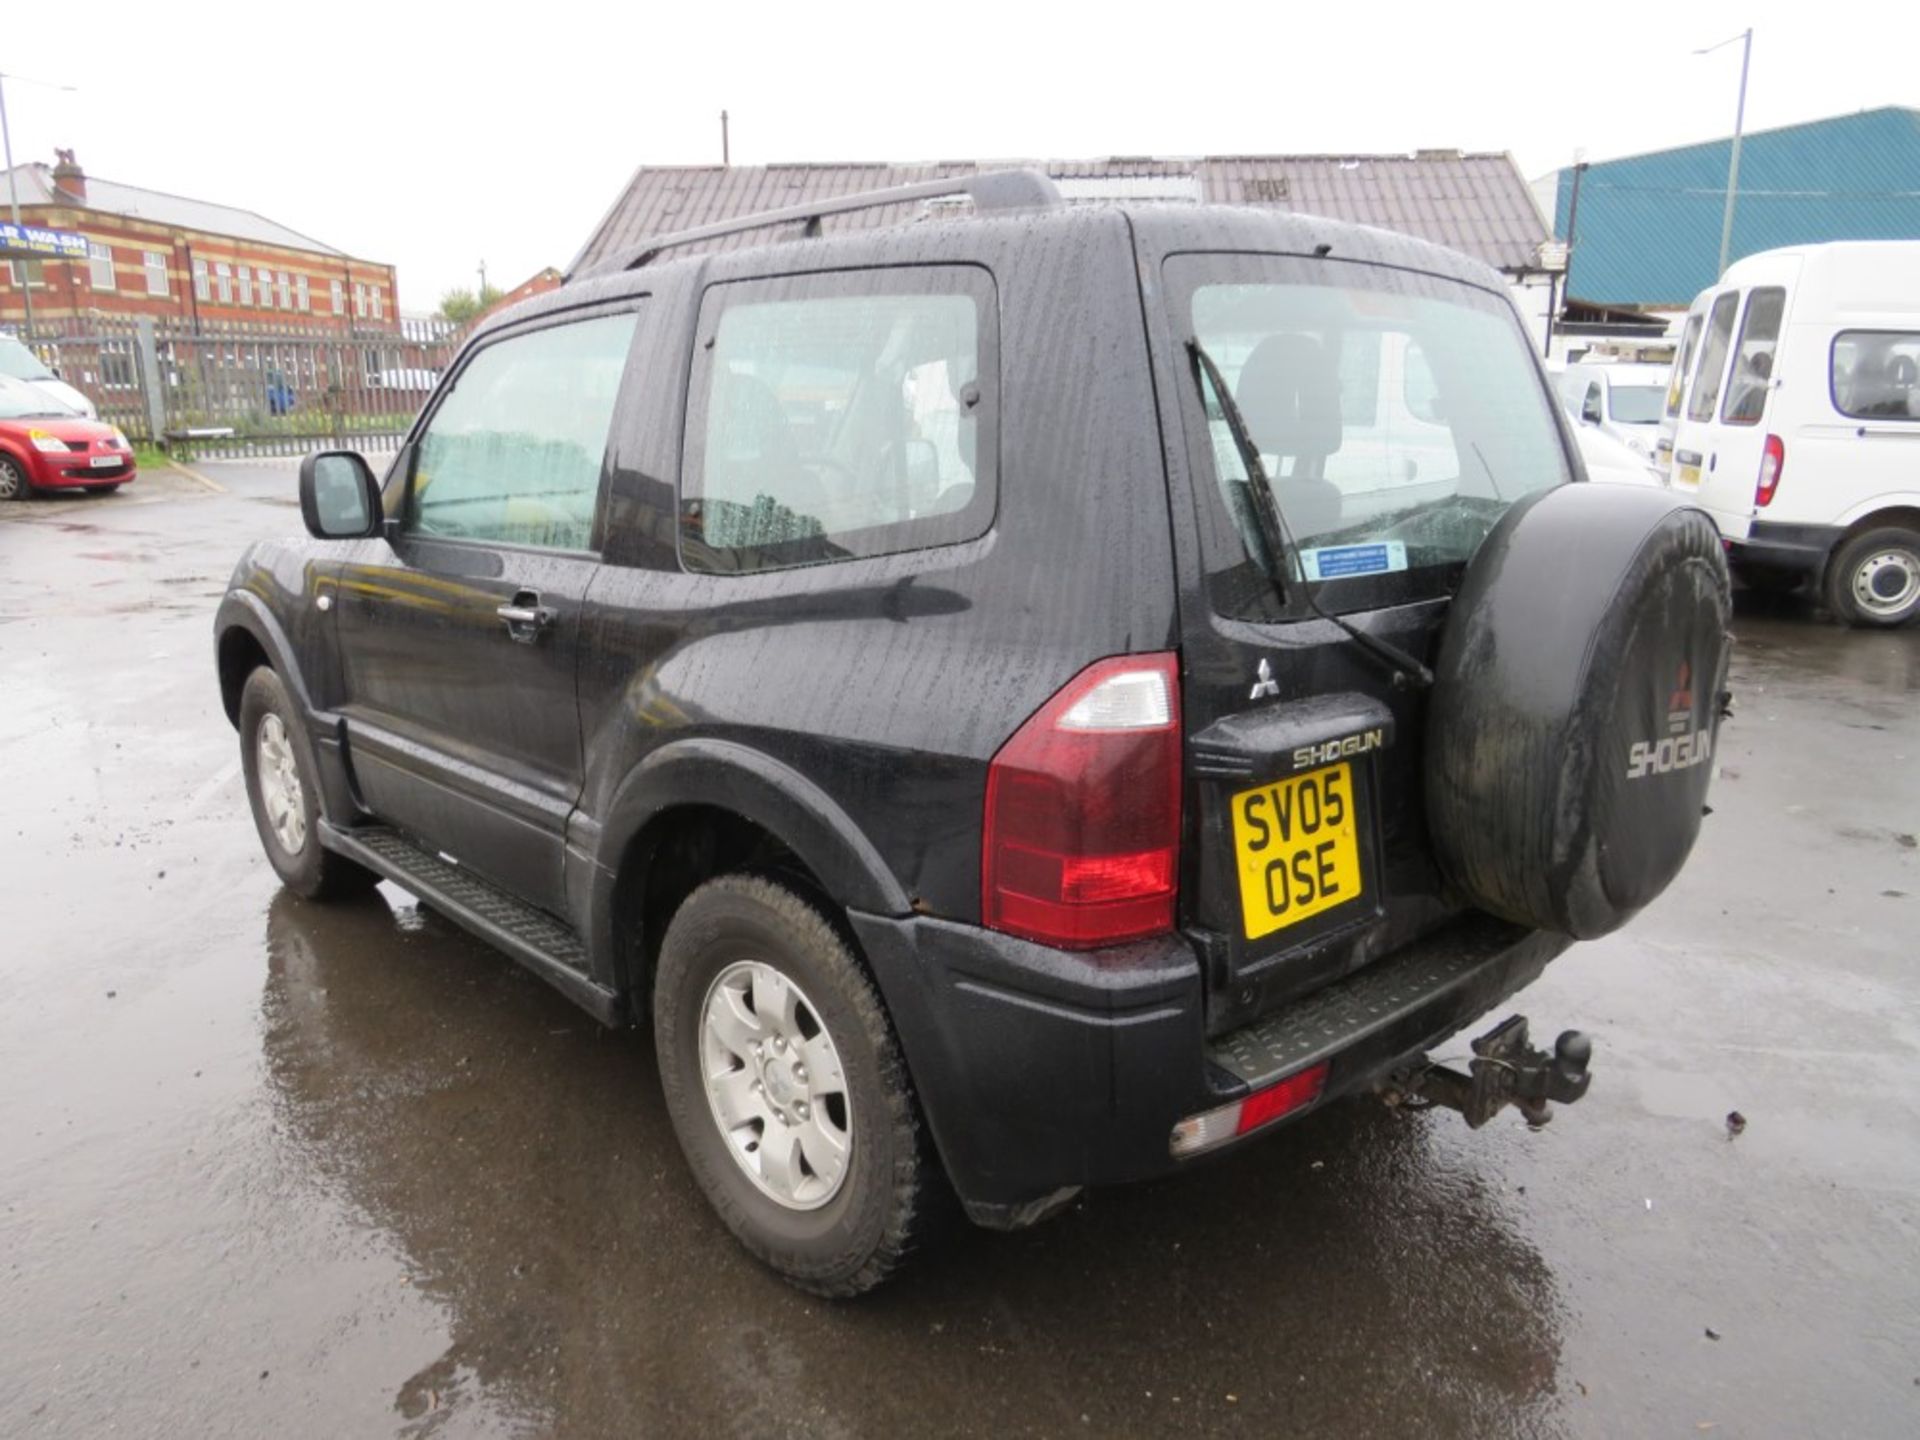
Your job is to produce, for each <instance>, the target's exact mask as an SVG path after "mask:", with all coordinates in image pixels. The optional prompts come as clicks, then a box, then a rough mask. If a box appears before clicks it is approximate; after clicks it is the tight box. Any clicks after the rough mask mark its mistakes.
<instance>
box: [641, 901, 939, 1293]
mask: <svg viewBox="0 0 1920 1440" xmlns="http://www.w3.org/2000/svg"><path fill="white" fill-rule="evenodd" d="M743 960H759V961H763V962H765V963H766V964H768V965H771V966H773V967H774V968H775V969H777V970H779V971H780V972H782V974H783V975H784V976H785V977H788V978H789V979H790V980H791V981H792V982H793V983H794V984H795V985H797V986H798V987H799V989H800V990H801V991H802V992H804V994H805V996H806V998H807V1001H808V1002H809V1004H810V1006H811V1007H812V1008H813V1010H814V1011H815V1012H816V1014H817V1018H818V1020H819V1022H820V1024H821V1026H822V1027H823V1028H824V1029H825V1031H826V1032H827V1034H828V1035H829V1036H830V1038H831V1041H832V1043H833V1045H834V1047H835V1048H836V1049H837V1050H838V1052H839V1058H840V1061H841V1066H842V1069H843V1071H844V1074H845V1082H846V1084H845V1094H846V1099H847V1101H848V1103H849V1106H850V1111H851V1116H852V1123H851V1124H850V1125H849V1127H848V1133H849V1136H850V1140H849V1147H848V1148H849V1155H850V1158H849V1160H848V1161H847V1166H848V1168H847V1171H846V1173H845V1176H844V1178H843V1179H842V1180H841V1182H840V1185H839V1189H838V1190H837V1192H835V1193H834V1194H833V1196H832V1198H831V1199H829V1200H827V1201H826V1202H825V1203H824V1204H823V1205H821V1206H820V1207H819V1208H817V1209H811V1210H796V1209H793V1208H789V1207H788V1206H787V1205H785V1204H783V1203H782V1202H780V1201H779V1200H776V1199H774V1198H773V1197H771V1196H770V1195H768V1194H766V1193H763V1191H762V1190H761V1188H760V1187H759V1186H758V1185H756V1183H755V1182H754V1180H753V1179H752V1178H750V1177H749V1176H748V1174H747V1173H746V1171H745V1170H744V1169H743V1168H742V1164H741V1163H740V1162H738V1161H736V1159H735V1158H734V1152H733V1149H732V1144H731V1142H730V1141H729V1140H728V1139H727V1137H726V1134H725V1133H724V1132H723V1131H722V1129H721V1126H720V1123H719V1122H718V1120H717V1119H716V1117H715V1113H714V1109H713V1106H712V1105H711V1104H710V1102H709V1100H708V1092H707V1086H706V1081H705V1078H704V1076H703V1073H702V1067H703V1064H704V1063H705V1061H704V1059H703V1049H702V1045H703V1037H704V1028H705V1024H706V1006H707V1001H708V996H709V992H710V990H711V989H712V988H713V986H714V985H715V982H716V980H717V979H718V977H720V975H721V974H722V973H723V972H724V971H726V970H727V969H728V968H729V967H730V966H733V965H735V964H736V963H737V962H740V961H743ZM653 1029H654V1040H655V1047H656V1051H657V1054H658V1057H659V1063H660V1081H661V1086H662V1089H663V1091H664V1093H665V1097H666V1103H667V1113H668V1116H669V1117H670V1118H671V1120H672V1122H673V1128H674V1131H675V1133H676V1134H677V1135H678V1137H679V1140H680V1147H681V1149H682V1151H683V1152H684V1153H685V1155H686V1157H687V1164H688V1166H689V1167H690V1168H691V1169H692V1171H693V1175H694V1179H695V1180H696V1181H697V1182H698V1183H699V1186H700V1188H701V1190H702V1191H704V1192H705V1194H706V1196H707V1199H708V1201H709V1202H710V1203H711V1204H712V1206H713V1208H714V1211H715V1212H716V1213H717V1214H718V1215H719V1217H720V1219H721V1221H722V1223H724V1224H725V1225H726V1227H727V1228H728V1229H729V1230H731V1231H732V1232H733V1234H734V1236H735V1238H736V1239H738V1240H739V1241H740V1243H741V1244H742V1245H744V1246H745V1247H746V1248H747V1250H748V1251H750V1252H751V1253H752V1254H753V1255H754V1256H755V1257H756V1258H758V1259H759V1260H760V1261H761V1262H762V1263H764V1264H765V1265H767V1266H768V1267H769V1268H771V1269H772V1270H774V1271H776V1272H777V1273H778V1274H779V1275H781V1276H782V1277H783V1278H784V1279H786V1280H787V1281H788V1282H789V1283H791V1284H793V1285H795V1286H797V1287H798V1288H799V1289H801V1290H805V1291H808V1292H810V1293H812V1294H815V1295H820V1296H825V1297H828V1298H845V1297H850V1296H854V1295H859V1294H862V1293H864V1292H865V1291H868V1290H871V1289H873V1288H874V1287H875V1286H876V1285H879V1284H880V1283H881V1282H882V1281H883V1280H885V1279H886V1278H887V1277H888V1276H889V1275H890V1274H892V1273H893V1271H894V1270H895V1268H896V1267H897V1266H898V1265H899V1264H900V1263H901V1261H902V1260H904V1259H905V1258H906V1257H907V1255H908V1254H909V1253H910V1252H911V1251H912V1250H913V1249H915V1248H916V1246H917V1245H918V1244H919V1243H920V1242H921V1241H922V1240H923V1239H924V1238H926V1236H927V1234H928V1233H929V1231H930V1229H931V1228H932V1226H933V1225H934V1224H935V1223H936V1220H937V1219H938V1217H939V1216H940V1215H942V1214H944V1213H945V1211H946V1209H947V1207H946V1206H945V1205H944V1204H943V1203H942V1201H943V1198H944V1195H945V1187H944V1181H943V1179H942V1177H941V1176H940V1173H939V1169H938V1161H937V1160H936V1159H935V1158H934V1157H933V1154H932V1150H931V1146H930V1145H929V1143H928V1140H927V1135H926V1130H925V1127H924V1125H923V1123H922V1121H921V1119H920V1115H919V1108H918V1105H917V1103H916V1101H915V1099H914V1095H913V1088H912V1084H911V1082H910V1080H909V1078H908V1075H907V1067H906V1062H905V1061H904V1059H903V1058H902V1057H901V1053H900V1046H899V1042H898V1041H897V1039H896V1038H895V1036H894V1033H893V1027H892V1025H891V1024H890V1023H889V1021H888V1019H887V1014H886V1011H885V1009H884V1008H883V1006H882V1004H881V1000H880V995H879V992H878V991H877V990H876V989H875V988H874V984H873V981H872V979H871V978H869V976H868V975H867V972H866V970H865V968H864V967H863V966H862V964H861V962H860V959H859V957H858V956H857V955H856V954H855V952H854V948H853V945H852V943H851V941H850V939H849V937H847V936H846V935H845V934H843V933H842V931H841V930H840V929H839V928H837V927H836V926H835V925H834V924H833V923H832V921H831V920H830V919H829V918H828V916H827V915H826V913H825V912H824V911H823V910H822V909H821V908H820V907H819V906H818V905H816V904H815V903H814V902H813V901H811V900H810V899H808V898H807V897H805V896H803V895H802V894H801V893H799V892H798V891H797V890H796V889H794V888H793V887H792V886H790V885H789V884H787V883H785V882H784V881H781V880H777V879H773V878H770V877H766V876H760V875H749V874H734V875H723V876H720V877H719V878H717V879H714V880H709V881H708V882H707V883H706V884H704V885H702V886H700V887H699V888H698V889H696V890H695V891H694V892H693V893H692V894H691V895H690V896H688V897H687V899H686V900H685V902H684V903H682V905H681V906H680V908H679V910H678V911H677V912H675V914H674V917H673V920H672V923H671V924H670V925H669V926H668V927H667V933H666V936H665V938H664V940H663V941H662V943H661V947H660V958H659V965H658V968H657V971H656V974H655V979H654V987H653Z"/></svg>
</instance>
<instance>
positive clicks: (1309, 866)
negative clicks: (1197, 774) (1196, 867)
mask: <svg viewBox="0 0 1920 1440" xmlns="http://www.w3.org/2000/svg"><path fill="white" fill-rule="evenodd" d="M1233 849H1234V857H1235V861H1236V864H1237V867H1238V869H1239V871H1240V912H1241V916H1242V918H1243V919H1244V920H1245V921H1246V929H1247V938H1248V939H1249V940H1258V939H1259V938H1260V937H1261V936H1262V935H1271V934H1272V933H1273V932H1274V931H1276V930H1282V929H1285V928H1286V927H1287V926H1289V925H1298V924H1299V923H1300V922H1301V921H1302V920H1308V919H1311V918H1312V917H1313V916H1315V915H1319V914H1321V913H1323V912H1325V911H1328V910H1331V909H1333V908H1334V906H1336V905H1344V904H1346V903H1347V902H1348V901H1349V900H1357V899H1359V898H1360V840H1359V828H1358V821H1357V819H1356V817H1355V815H1354V800H1353V767H1352V766H1351V765H1348V764H1340V765H1329V766H1327V767H1326V768H1325V769H1324V770H1309V771H1307V773H1306V774H1304V775H1295V776H1293V777H1291V778H1290V779H1286V780H1278V781H1275V782H1274V783H1273V784H1271V785H1257V786H1255V787H1254V788H1253V789H1251V790H1242V791H1241V792H1240V793H1239V794H1238V795H1235V796H1234V797H1233Z"/></svg>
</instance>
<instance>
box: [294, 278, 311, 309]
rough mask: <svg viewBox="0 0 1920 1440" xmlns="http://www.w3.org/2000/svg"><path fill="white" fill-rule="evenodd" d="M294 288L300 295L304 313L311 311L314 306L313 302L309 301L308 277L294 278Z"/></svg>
mask: <svg viewBox="0 0 1920 1440" xmlns="http://www.w3.org/2000/svg"><path fill="white" fill-rule="evenodd" d="M293 288H294V291H295V292H296V293H297V294H298V295H299V297H300V308H301V309H302V310H303V311H304V310H311V309H313V304H312V302H311V300H310V299H309V293H308V290H307V277H306V276H304V275H296V276H294V277H293Z"/></svg>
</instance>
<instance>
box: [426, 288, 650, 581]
mask: <svg viewBox="0 0 1920 1440" xmlns="http://www.w3.org/2000/svg"><path fill="white" fill-rule="evenodd" d="M634 320H635V317H634V315H633V314H632V313H631V312H628V313H626V314H622V315H606V316H602V317H600V318H599V319H595V320H577V321H574V322H572V323H570V324H565V325H554V326H551V327H549V328H547V329H543V330H535V331H532V332H530V333H528V334H523V335H516V336H513V337H511V338H509V339H506V340H499V341H496V342H495V343H493V344H491V345H489V346H487V347H486V348H485V349H483V350H481V351H480V352H479V353H478V354H476V355H475V356H474V357H473V358H472V359H471V360H469V361H468V362H467V364H466V366H465V367H464V368H463V369H462V370H461V371H460V373H459V375H458V376H457V377H456V378H455V380H454V382H453V389H452V390H451V391H450V392H449V393H448V394H447V395H446V397H445V398H444V399H443V400H441V402H440V405H439V408H438V409H437V410H435V411H434V413H433V418H432V419H431V420H430V421H428V422H427V429H426V433H425V434H424V435H422V436H421V437H420V440H419V443H418V447H417V450H416V453H415V459H414V467H413V483H412V486H411V488H410V490H409V493H408V503H407V508H406V519H405V525H406V528H407V529H408V530H410V531H412V532H414V533H416V534H420V535H436V536H446V537H450V538H454V539H460V540H482V541H491V542H495V543H500V544H508V545H536V546H541V547H543V548H547V549H553V550H584V549H586V548H587V546H588V544H589V543H590V539H591V536H592V534H593V512H594V506H595V504H596V502H597V500H598V498H599V494H600V466H601V461H602V460H603V458H604V457H605V454H606V448H607V429H608V426H609V424H610V423H611V422H612V419H613V402H614V399H615V397H616V396H617V395H618V394H619V391H620V377H621V375H622V373H623V372H624V370H625V368H626V360H627V349H628V345H629V343H630V342H631V341H632V339H633V327H634Z"/></svg>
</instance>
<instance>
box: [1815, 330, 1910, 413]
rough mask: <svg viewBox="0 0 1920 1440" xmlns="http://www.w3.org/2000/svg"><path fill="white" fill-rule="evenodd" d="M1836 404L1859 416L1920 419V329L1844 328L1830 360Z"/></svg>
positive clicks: (1829, 366) (1844, 410) (1836, 338)
mask: <svg viewBox="0 0 1920 1440" xmlns="http://www.w3.org/2000/svg"><path fill="white" fill-rule="evenodd" d="M1827 383H1828V385H1829V386H1830V387H1831V389H1832V392H1833V408H1834V409H1836V410H1838V411H1839V412H1840V413H1841V414H1842V415H1850V416H1852V417H1853V418H1854V419H1856V420H1920V332H1916V331H1912V330H1842V331H1841V332H1840V333H1839V334H1838V335H1836V336H1834V337H1833V348H1832V352H1831V357H1830V360H1829V363H1828V381H1827Z"/></svg>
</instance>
